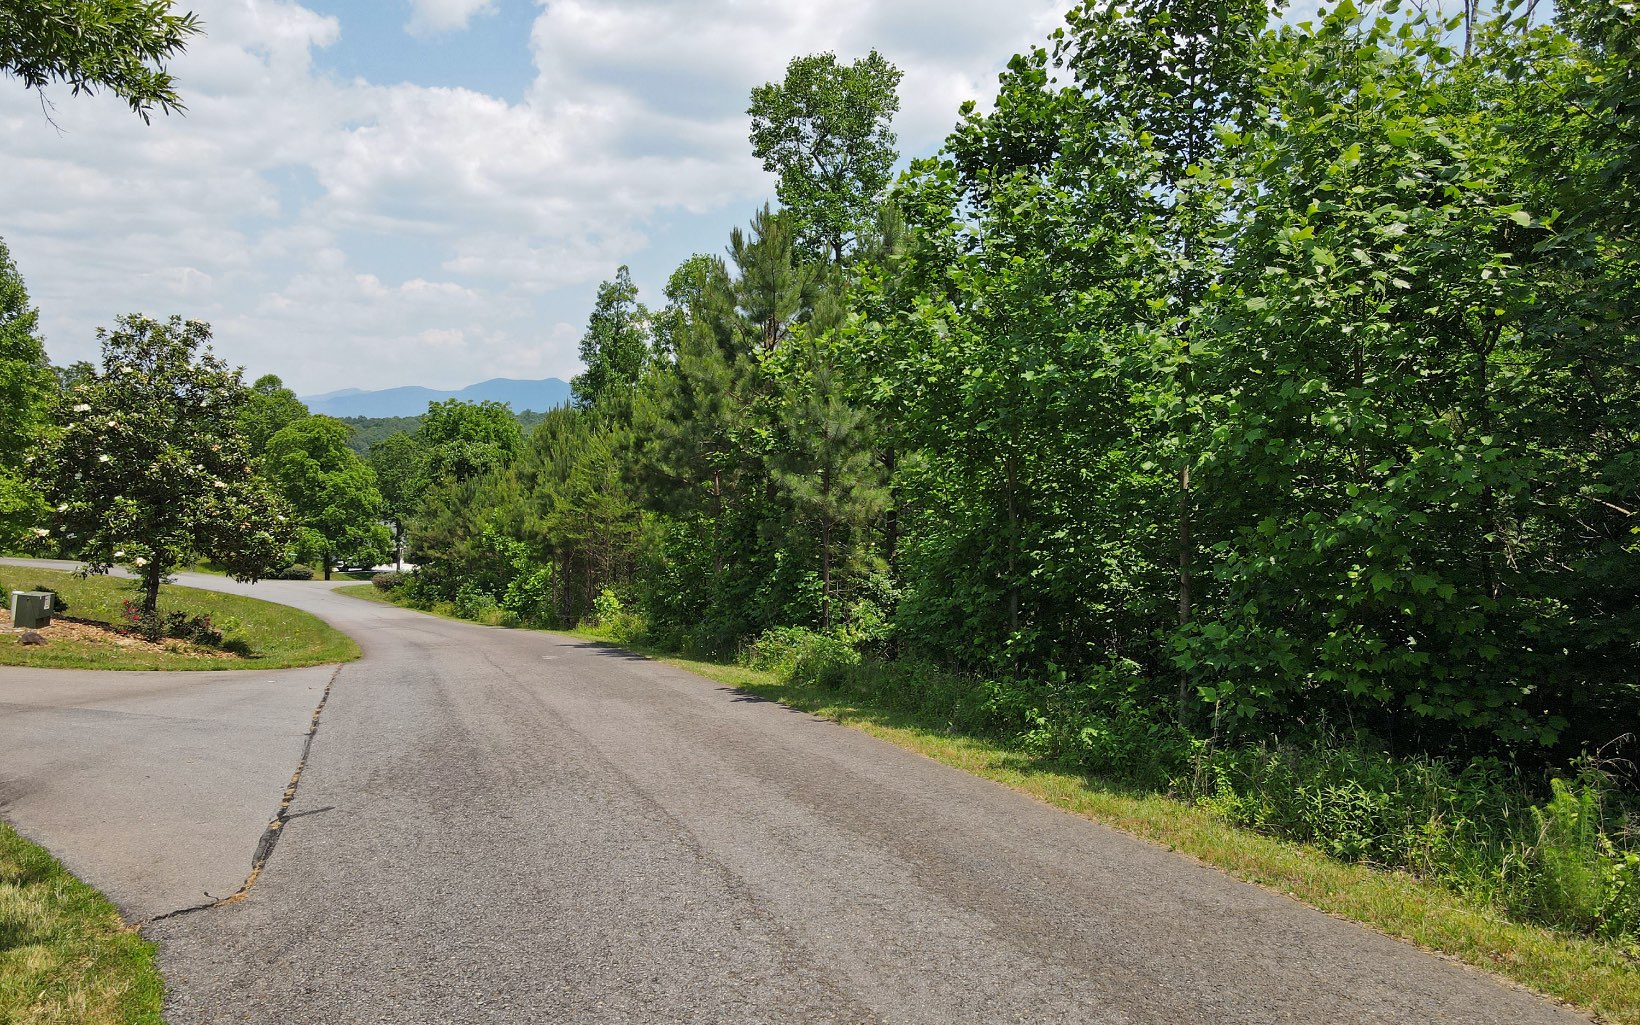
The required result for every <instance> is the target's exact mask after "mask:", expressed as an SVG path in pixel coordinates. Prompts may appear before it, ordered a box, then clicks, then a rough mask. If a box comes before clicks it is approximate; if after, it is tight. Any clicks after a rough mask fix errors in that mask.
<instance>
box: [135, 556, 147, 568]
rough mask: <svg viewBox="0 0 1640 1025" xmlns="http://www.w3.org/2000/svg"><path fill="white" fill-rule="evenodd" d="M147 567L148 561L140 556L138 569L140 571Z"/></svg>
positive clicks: (138, 557)
mask: <svg viewBox="0 0 1640 1025" xmlns="http://www.w3.org/2000/svg"><path fill="white" fill-rule="evenodd" d="M146 565H148V560H147V559H144V558H143V557H142V556H140V555H139V556H137V568H138V569H141V568H142V567H144V566H146Z"/></svg>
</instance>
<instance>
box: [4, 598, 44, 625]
mask: <svg viewBox="0 0 1640 1025" xmlns="http://www.w3.org/2000/svg"><path fill="white" fill-rule="evenodd" d="M11 625H12V626H13V627H15V628H16V629H19V630H38V629H39V628H40V627H43V626H50V625H51V595H50V593H49V592H46V591H13V592H11Z"/></svg>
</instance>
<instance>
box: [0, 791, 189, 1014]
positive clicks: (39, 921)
mask: <svg viewBox="0 0 1640 1025" xmlns="http://www.w3.org/2000/svg"><path fill="white" fill-rule="evenodd" d="M163 997H164V985H163V984H162V982H161V981H160V975H159V970H158V969H157V968H156V967H155V966H154V947H153V945H152V944H150V943H149V942H148V941H147V940H144V939H143V938H142V937H141V936H139V935H137V933H136V932H135V931H134V930H132V929H130V928H129V927H127V926H126V924H125V923H124V922H123V921H121V919H120V915H119V912H118V911H116V910H115V909H114V906H113V905H112V904H110V903H109V902H108V900H107V899H106V898H104V897H103V896H102V894H100V893H98V892H97V891H96V890H94V889H92V888H91V887H89V886H87V885H86V884H84V883H82V882H80V881H79V880H78V879H75V878H74V877H73V876H72V875H70V874H69V873H68V872H67V870H65V869H64V868H63V867H62V865H60V864H58V863H57V861H56V859H54V858H52V856H51V855H49V854H47V853H46V852H45V851H43V850H41V849H40V848H39V847H36V846H35V845H34V844H32V843H29V842H28V841H27V840H25V839H23V838H22V837H20V836H18V835H17V833H16V832H15V831H14V830H12V828H11V827H10V826H7V825H6V824H4V823H0V1022H6V1023H8V1025H162V1020H161V1018H160V1006H161V1002H162V1000H163Z"/></svg>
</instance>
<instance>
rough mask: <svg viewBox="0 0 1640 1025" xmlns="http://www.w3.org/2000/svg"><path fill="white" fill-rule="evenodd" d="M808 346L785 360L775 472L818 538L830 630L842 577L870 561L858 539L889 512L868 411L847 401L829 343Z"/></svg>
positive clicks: (839, 612) (824, 615) (836, 621)
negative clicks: (788, 379) (788, 377)
mask: <svg viewBox="0 0 1640 1025" xmlns="http://www.w3.org/2000/svg"><path fill="white" fill-rule="evenodd" d="M805 342H806V344H803V345H801V346H800V347H799V346H793V351H792V353H791V356H792V357H793V358H791V359H789V360H787V361H786V362H787V365H788V367H789V368H790V369H789V371H788V372H789V373H790V374H791V376H792V377H793V378H794V380H793V381H792V382H791V383H790V384H789V385H788V386H787V387H786V388H784V389H783V391H784V396H783V399H784V401H783V409H782V411H781V421H782V422H781V426H782V427H783V428H784V434H785V438H784V443H783V444H782V445H781V447H780V448H779V449H778V450H777V451H776V453H775V455H774V458H773V460H772V468H773V471H774V479H775V480H776V481H777V482H778V483H779V484H780V486H781V487H782V488H783V489H784V490H785V491H786V493H787V495H788V496H789V498H790V500H791V502H792V506H793V511H794V512H795V514H796V516H797V518H798V521H799V523H801V524H803V525H806V526H809V527H811V528H812V529H814V530H815V531H817V532H818V535H819V537H818V541H819V553H820V581H821V591H820V626H821V628H822V629H825V630H830V629H831V628H832V627H833V626H835V625H840V622H841V620H842V619H843V618H844V614H845V613H846V608H847V604H846V595H845V594H844V589H843V588H842V587H841V586H840V585H841V583H842V580H841V579H840V578H841V575H842V574H843V573H844V572H845V571H848V570H856V571H857V570H860V569H862V568H864V567H863V566H862V565H861V564H862V563H865V562H869V558H868V557H867V556H866V553H868V552H869V550H870V549H869V546H867V545H865V544H862V533H863V532H864V531H865V529H866V527H867V526H868V525H869V524H870V523H871V522H872V520H873V519H874V518H875V517H876V516H877V515H878V514H880V513H881V512H882V511H883V509H884V508H886V507H887V504H888V489H887V487H886V484H885V481H884V475H883V469H882V466H881V465H880V464H879V463H878V461H877V458H876V452H875V450H874V446H873V439H872V437H871V427H870V423H869V421H868V420H867V415H868V414H867V410H866V409H864V408H862V407H859V406H856V405H853V404H851V403H850V402H848V401H847V398H846V396H845V393H844V384H843V382H842V381H841V380H840V379H839V375H838V373H837V368H836V366H835V362H834V360H833V359H832V356H831V353H830V351H829V347H828V346H827V345H826V343H825V342H824V341H819V342H816V341H813V340H808V339H805ZM839 606H841V608H839Z"/></svg>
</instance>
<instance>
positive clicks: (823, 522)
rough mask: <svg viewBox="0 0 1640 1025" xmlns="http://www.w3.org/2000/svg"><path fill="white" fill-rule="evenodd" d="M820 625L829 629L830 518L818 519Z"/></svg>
mask: <svg viewBox="0 0 1640 1025" xmlns="http://www.w3.org/2000/svg"><path fill="white" fill-rule="evenodd" d="M820 625H821V628H822V629H825V630H830V629H831V517H830V516H823V517H821V518H820Z"/></svg>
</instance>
